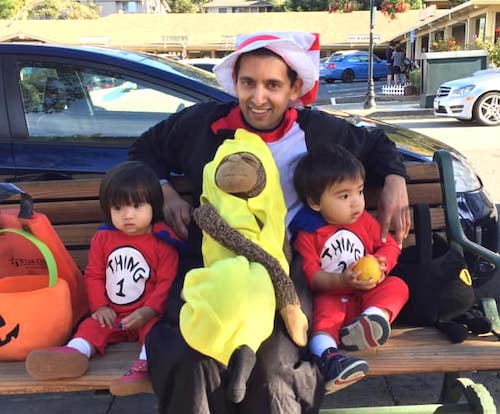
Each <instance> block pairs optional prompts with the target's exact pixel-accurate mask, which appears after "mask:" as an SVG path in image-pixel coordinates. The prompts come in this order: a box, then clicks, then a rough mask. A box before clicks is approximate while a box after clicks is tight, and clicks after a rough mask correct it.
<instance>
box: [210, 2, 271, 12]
mask: <svg viewBox="0 0 500 414" xmlns="http://www.w3.org/2000/svg"><path fill="white" fill-rule="evenodd" d="M201 7H202V9H203V12H205V13H265V12H269V11H271V10H272V8H273V5H272V3H269V2H268V1H264V0H213V1H211V2H210V3H206V4H204V5H202V6H201Z"/></svg>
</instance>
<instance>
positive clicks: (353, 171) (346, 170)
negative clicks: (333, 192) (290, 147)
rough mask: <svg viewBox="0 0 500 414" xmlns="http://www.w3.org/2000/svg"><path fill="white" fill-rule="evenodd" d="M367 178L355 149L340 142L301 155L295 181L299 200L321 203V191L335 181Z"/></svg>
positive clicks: (294, 177)
mask: <svg viewBox="0 0 500 414" xmlns="http://www.w3.org/2000/svg"><path fill="white" fill-rule="evenodd" d="M358 177H359V178H361V179H362V180H363V181H364V180H365V168H364V167H363V164H362V163H361V161H359V160H358V159H357V158H356V157H355V156H354V155H353V154H352V153H350V152H349V151H348V150H346V149H344V148H343V147H341V146H339V145H335V146H334V147H333V148H327V149H325V148H321V149H320V150H318V151H315V152H309V153H307V154H306V155H304V157H302V158H301V159H300V160H299V162H298V164H297V167H296V168H295V172H294V176H293V183H294V185H295V191H297V195H298V196H299V198H300V200H301V201H302V202H303V203H304V204H305V205H307V204H308V203H307V201H308V200H311V201H312V202H314V203H319V201H320V198H321V194H323V192H324V191H325V190H326V189H327V188H328V187H329V186H331V185H332V184H335V183H338V182H342V181H344V180H347V179H355V178H358Z"/></svg>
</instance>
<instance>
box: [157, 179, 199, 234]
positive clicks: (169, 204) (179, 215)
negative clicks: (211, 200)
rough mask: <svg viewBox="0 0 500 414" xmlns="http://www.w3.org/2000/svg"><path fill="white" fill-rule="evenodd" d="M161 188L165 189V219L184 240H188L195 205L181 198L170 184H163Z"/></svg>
mask: <svg viewBox="0 0 500 414" xmlns="http://www.w3.org/2000/svg"><path fill="white" fill-rule="evenodd" d="M161 189H162V191H163V200H164V201H163V215H164V216H165V221H166V222H167V224H169V225H170V226H171V227H172V229H173V230H174V231H175V233H176V234H177V236H179V237H180V238H181V239H182V240H187V238H188V226H189V223H190V222H191V212H192V210H193V207H192V206H191V204H189V203H188V202H187V201H186V200H184V199H183V198H181V196H179V194H177V192H176V191H175V190H174V189H173V187H172V186H171V185H170V184H168V183H167V184H163V185H162V186H161Z"/></svg>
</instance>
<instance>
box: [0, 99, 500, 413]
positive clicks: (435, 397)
mask: <svg viewBox="0 0 500 414" xmlns="http://www.w3.org/2000/svg"><path fill="white" fill-rule="evenodd" d="M332 107H334V108H336V109H339V110H345V111H348V112H352V113H355V114H359V115H367V116H370V117H373V118H377V119H390V118H394V117H417V118H421V117H423V116H425V115H431V114H432V110H431V109H430V108H421V107H420V106H419V103H418V100H417V98H414V97H393V98H392V99H391V98H389V97H384V99H380V98H379V100H377V99H376V107H374V108H370V109H366V108H364V104H363V102H359V101H358V102H353V103H343V104H336V105H332ZM461 376H463V377H466V378H471V379H472V380H473V381H475V382H476V383H480V384H483V385H484V386H485V387H486V388H487V389H488V391H489V392H490V394H491V396H492V397H493V399H494V401H495V405H496V406H497V407H500V381H499V374H498V373H496V372H492V373H488V372H482V373H474V372H464V373H461ZM443 377H444V375H443V374H437V373H433V374H419V375H394V376H384V377H368V378H366V379H364V380H363V381H360V382H358V383H356V384H354V385H352V386H350V387H348V388H345V389H343V390H341V391H339V392H337V393H335V394H331V395H329V396H327V397H326V398H325V401H324V404H323V408H340V407H345V408H350V407H381V406H387V407H389V406H397V405H421V404H435V403H437V402H438V401H439V396H440V391H441V385H442V381H443ZM33 412H36V413H37V414H143V413H144V414H149V413H156V412H157V404H156V398H155V396H154V394H139V395H136V396H131V397H114V396H112V395H110V394H109V393H106V392H93V391H90V392H74V393H54V394H26V395H4V396H0V414H33ZM179 414H182V413H179ZM256 414H261V413H256ZM262 414H265V413H262Z"/></svg>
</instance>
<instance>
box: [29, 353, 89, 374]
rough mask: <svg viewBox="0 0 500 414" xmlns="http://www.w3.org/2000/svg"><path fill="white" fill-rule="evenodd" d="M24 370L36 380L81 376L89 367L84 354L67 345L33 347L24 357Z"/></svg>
mask: <svg viewBox="0 0 500 414" xmlns="http://www.w3.org/2000/svg"><path fill="white" fill-rule="evenodd" d="M25 367H26V371H27V372H28V374H29V375H30V376H32V377H33V378H35V379H37V380H52V379H59V378H76V377H81V376H82V375H83V374H85V373H86V372H87V370H88V369H89V359H88V358H87V356H86V355H85V354H82V353H81V352H80V351H78V350H76V349H75V348H70V347H69V346H57V347H54V348H44V349H35V350H33V351H31V352H30V353H29V354H28V356H27V357H26V361H25Z"/></svg>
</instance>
